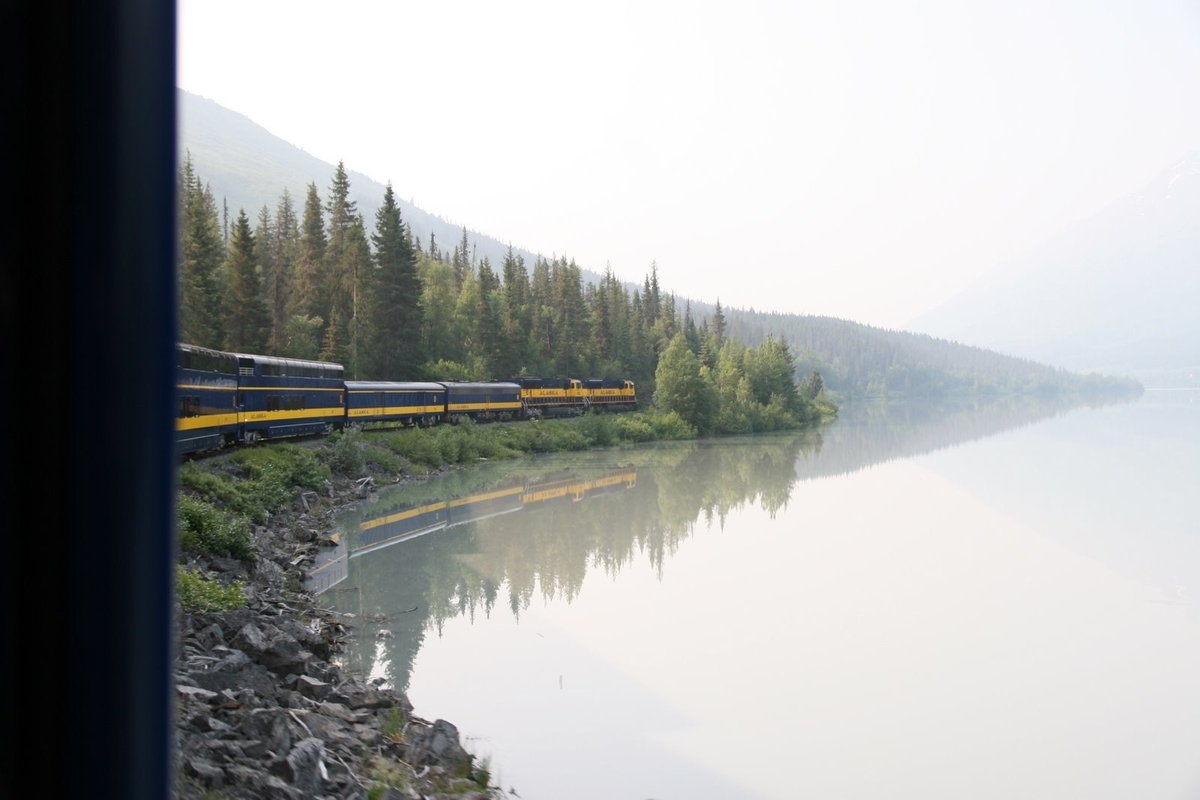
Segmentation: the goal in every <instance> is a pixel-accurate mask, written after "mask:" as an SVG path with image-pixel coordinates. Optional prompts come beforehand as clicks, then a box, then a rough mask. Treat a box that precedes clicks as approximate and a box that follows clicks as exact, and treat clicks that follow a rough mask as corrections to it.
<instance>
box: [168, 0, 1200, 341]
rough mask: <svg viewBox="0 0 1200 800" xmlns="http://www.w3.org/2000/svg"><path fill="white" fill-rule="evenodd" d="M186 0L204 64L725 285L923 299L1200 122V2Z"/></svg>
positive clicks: (433, 204) (630, 250) (380, 170)
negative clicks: (415, 0) (419, 0)
mask: <svg viewBox="0 0 1200 800" xmlns="http://www.w3.org/2000/svg"><path fill="white" fill-rule="evenodd" d="M178 9H179V72H178V75H179V86H180V87H181V88H183V89H185V90H187V91H189V92H192V93H195V94H198V95H201V96H204V97H208V98H210V99H212V100H214V101H216V102H217V103H219V104H220V105H222V106H225V107H226V108H229V109H232V110H234V111H237V112H239V113H242V114H245V115H246V116H248V117H250V118H251V119H253V120H254V121H255V122H257V123H258V124H260V125H262V126H263V127H265V128H266V129H268V130H269V131H271V132H272V133H274V134H276V135H277V136H280V137H281V138H283V139H285V140H287V141H289V142H291V143H292V144H295V145H296V146H298V147H301V148H303V149H304V150H306V151H307V152H309V153H311V154H313V155H315V156H317V157H318V158H321V159H322V160H325V161H329V162H331V163H336V162H337V161H338V160H344V161H345V163H346V166H347V168H349V169H352V170H355V171H358V172H363V173H366V174H367V175H370V176H371V177H372V178H375V179H377V180H379V181H380V182H386V181H389V180H390V181H391V182H392V184H393V186H394V187H395V189H396V192H397V194H398V195H400V196H401V197H404V198H406V199H410V200H412V201H413V202H415V203H416V204H417V205H418V206H420V207H421V208H423V209H425V210H427V211H429V212H431V213H433V214H436V215H438V216H441V217H443V218H445V219H447V220H450V221H451V222H453V223H455V224H456V225H466V226H467V227H468V228H470V229H471V230H476V231H480V232H482V233H485V234H487V235H490V236H493V237H495V238H498V239H500V240H502V241H505V242H511V243H512V244H514V245H516V246H519V247H524V248H527V249H529V250H532V251H534V252H540V253H543V254H545V255H547V256H549V255H554V254H557V255H563V254H565V255H567V256H569V257H572V258H574V259H575V260H576V261H577V262H578V263H579V265H580V266H582V267H585V268H588V269H593V270H596V271H601V272H602V271H603V270H604V268H605V265H606V263H607V264H611V266H612V269H613V271H614V272H615V273H616V274H617V275H618V276H619V277H621V278H623V279H625V280H631V281H637V282H640V281H641V280H642V278H643V277H644V276H645V275H646V274H647V272H648V271H649V269H650V263H651V261H656V262H657V264H658V269H659V276H660V280H661V282H662V284H663V285H664V287H665V288H667V289H668V290H671V291H675V292H676V293H678V294H680V295H683V296H688V297H693V298H696V299H700V300H705V301H709V302H711V301H713V300H716V299H718V298H719V299H720V300H721V302H722V304H723V305H725V306H734V307H743V308H745V307H751V306H753V307H754V308H757V309H760V310H773V311H781V312H795V313H812V314H827V315H832V316H838V317H845V318H849V319H856V320H858V321H861V322H866V323H869V324H873V325H880V326H884V327H903V326H904V324H905V322H906V321H907V320H909V319H911V318H912V317H913V316H915V315H916V314H918V313H920V312H922V311H924V310H926V309H928V308H930V307H932V306H934V305H936V304H937V303H939V302H941V301H943V300H945V299H947V298H948V297H949V296H950V295H951V294H953V293H954V292H956V291H958V290H960V289H962V288H964V287H965V286H967V285H968V284H969V283H970V282H971V281H972V280H973V279H975V278H976V277H978V276H979V275H981V274H982V273H984V272H985V271H987V270H989V269H991V268H993V267H995V266H996V265H997V264H999V263H1002V262H1003V261H1004V259H1006V258H1008V257H1012V256H1014V255H1016V254H1017V253H1019V252H1020V251H1021V250H1023V249H1024V248H1026V247H1028V246H1030V245H1032V244H1034V243H1035V242H1036V241H1037V240H1038V239H1040V238H1041V237H1044V236H1046V235H1049V234H1052V233H1054V232H1055V231H1057V230H1059V229H1060V228H1061V227H1063V226H1064V225H1066V224H1069V223H1070V222H1071V221H1073V220H1077V219H1082V218H1085V217H1087V216H1090V215H1092V214H1094V213H1096V212H1097V211H1099V210H1100V209H1101V208H1103V207H1104V206H1106V205H1107V204H1109V203H1110V202H1113V201H1115V200H1117V199H1118V198H1119V197H1121V196H1122V195H1125V194H1128V193H1130V192H1132V191H1136V190H1137V189H1139V188H1140V187H1141V186H1142V185H1143V184H1145V183H1147V182H1148V181H1149V180H1151V179H1152V178H1153V177H1154V176H1155V175H1156V174H1157V173H1158V172H1160V171H1162V170H1164V169H1166V168H1167V167H1169V166H1170V165H1171V164H1172V163H1174V162H1175V161H1177V160H1178V159H1179V157H1181V156H1182V155H1184V154H1186V153H1188V152H1190V151H1192V150H1196V149H1198V148H1200V3H1197V2H1194V0H1193V1H1190V2H1189V1H1187V0H1161V1H1159V0H1145V1H1144V2H1101V1H1100V0H1045V1H1043V2H1028V1H1027V0H1010V1H1009V2H971V3H962V2H929V1H928V0H918V2H915V3H909V4H899V3H893V2H879V1H878V0H867V1H866V2H859V3H815V2H758V3H756V2H741V3H729V2H725V3H714V2H704V0H693V2H685V3H666V2H660V3H654V2H644V3H643V2H629V3H626V2H608V3H603V4H586V5H585V4H576V3H562V2H546V3H541V2H539V3H518V2H514V3H497V2H473V1H472V2H426V3H410V2H366V1H359V2H355V1H354V0H348V2H340V3H315V2H296V0H287V1H286V2H278V1H276V0H242V1H241V2H227V1H226V0H182V1H181V2H180V3H179V4H178ZM329 177H330V179H331V178H332V172H331V173H330V176H329ZM327 185H328V181H327V182H326V186H327ZM322 188H324V187H322ZM281 189H282V187H281Z"/></svg>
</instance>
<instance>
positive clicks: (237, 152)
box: [177, 89, 601, 282]
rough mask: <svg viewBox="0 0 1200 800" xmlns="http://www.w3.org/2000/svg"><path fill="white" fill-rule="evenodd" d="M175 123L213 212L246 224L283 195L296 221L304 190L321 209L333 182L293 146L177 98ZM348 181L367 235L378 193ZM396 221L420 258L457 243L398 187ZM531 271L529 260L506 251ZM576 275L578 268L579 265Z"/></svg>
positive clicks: (490, 242) (497, 259) (502, 249)
mask: <svg viewBox="0 0 1200 800" xmlns="http://www.w3.org/2000/svg"><path fill="white" fill-rule="evenodd" d="M177 95H178V118H179V120H178V121H179V159H180V163H182V162H183V159H184V158H185V157H186V156H187V155H188V154H190V155H191V158H192V165H193V167H194V168H195V170H196V173H197V174H198V175H199V176H200V179H201V180H203V181H204V182H205V183H206V184H208V185H209V187H210V188H211V189H212V192H213V196H214V197H215V198H216V199H217V207H218V208H221V206H222V201H224V202H227V203H228V206H229V217H230V219H231V220H232V219H234V218H236V216H237V212H238V210H239V209H244V210H245V212H246V216H248V217H249V218H250V219H251V221H252V222H253V220H254V219H255V218H256V217H257V216H258V212H259V210H260V209H261V208H262V207H263V206H264V205H265V206H266V207H267V208H268V209H269V210H270V212H271V214H272V216H273V215H274V214H275V208H276V206H277V205H278V204H279V197H280V195H282V194H283V190H284V189H285V188H286V189H287V190H288V192H289V193H290V194H291V196H292V203H293V204H294V206H295V208H296V214H297V216H301V215H303V213H304V198H305V197H306V196H307V194H308V185H309V184H310V183H315V184H316V185H317V191H318V192H319V193H320V195H321V199H322V202H323V201H324V200H325V195H326V194H327V192H328V189H329V184H330V182H331V181H332V180H333V174H334V169H335V167H336V165H333V164H328V163H326V162H324V161H321V160H320V159H319V158H317V157H316V156H313V155H310V154H308V153H306V152H304V151H303V150H301V149H300V148H298V147H296V146H295V145H293V144H291V143H289V142H287V141H284V140H283V139H280V138H279V137H278V136H276V135H274V134H273V133H271V132H270V131H268V130H266V129H265V128H263V127H262V126H261V125H259V124H258V123H256V122H254V121H253V120H251V119H250V118H249V117H247V116H245V115H243V114H239V113H237V112H236V111H231V110H229V109H227V108H225V107H223V106H221V105H218V104H217V103H215V102H213V101H212V100H209V99H207V98H203V97H200V96H198V95H194V94H192V93H190V92H185V91H183V90H182V89H178V90H177ZM346 172H347V175H348V176H349V178H350V199H351V200H353V201H354V202H355V203H356V204H357V205H358V210H359V211H360V212H362V215H363V218H364V219H365V220H366V223H367V229H368V230H373V228H374V225H375V212H376V211H378V210H379V207H380V205H382V203H383V193H384V190H385V188H386V187H385V186H384V185H383V184H381V183H379V182H378V181H375V180H372V179H371V178H369V177H367V176H366V175H364V174H362V173H361V172H355V171H354V170H353V169H351V165H349V164H347V165H346ZM393 189H394V190H395V191H396V193H397V197H396V201H397V205H399V206H400V215H401V217H402V218H403V219H404V221H405V223H406V224H407V225H408V226H409V228H410V229H411V230H412V234H413V236H414V237H417V238H418V239H420V241H421V246H422V247H423V248H424V249H426V250H428V249H429V240H430V236H435V237H436V242H437V245H438V249H439V250H442V251H445V252H447V253H449V252H451V251H452V250H453V249H454V248H455V247H456V246H457V245H458V244H459V243H460V242H461V241H462V234H463V228H462V226H461V225H454V224H451V223H450V222H447V221H446V220H444V219H442V218H441V217H438V216H435V215H433V214H430V213H429V212H428V211H425V210H423V209H421V208H418V207H417V206H414V205H413V204H411V203H409V202H408V201H406V200H403V199H401V198H400V196H399V195H400V194H401V193H402V192H403V187H397V186H393ZM468 241H469V243H470V245H471V247H472V248H473V250H474V257H475V259H476V260H477V261H479V260H482V259H483V258H484V257H486V258H487V259H488V260H489V261H491V263H492V267H493V269H496V270H497V271H499V269H500V265H501V264H503V263H504V257H505V254H506V253H507V252H508V244H507V243H506V242H501V241H500V240H498V239H495V238H493V237H490V236H485V235H483V234H481V233H479V232H477V231H471V230H469V229H468ZM513 252H514V253H515V254H517V255H519V256H521V257H523V258H524V259H525V266H526V268H527V269H530V270H532V269H533V264H534V261H535V259H536V258H537V254H535V253H532V252H530V251H528V250H522V249H519V248H513ZM581 267H582V265H581ZM583 274H584V280H588V281H593V282H598V281H599V280H600V277H601V276H600V275H599V274H597V273H595V272H589V271H588V270H586V269H585V270H583Z"/></svg>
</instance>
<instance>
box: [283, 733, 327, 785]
mask: <svg viewBox="0 0 1200 800" xmlns="http://www.w3.org/2000/svg"><path fill="white" fill-rule="evenodd" d="M287 762H288V765H289V766H290V767H291V768H292V786H294V787H295V788H297V789H299V790H300V791H301V792H304V793H305V794H306V795H309V796H313V795H317V794H319V793H320V792H321V789H322V787H323V786H324V785H325V781H326V779H327V778H328V777H329V774H328V772H327V771H326V769H325V743H324V742H322V741H321V740H320V739H302V740H301V741H299V742H297V743H296V746H295V747H293V748H292V751H291V752H290V753H288V756H287Z"/></svg>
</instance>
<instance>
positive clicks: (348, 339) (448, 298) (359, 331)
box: [177, 153, 821, 432]
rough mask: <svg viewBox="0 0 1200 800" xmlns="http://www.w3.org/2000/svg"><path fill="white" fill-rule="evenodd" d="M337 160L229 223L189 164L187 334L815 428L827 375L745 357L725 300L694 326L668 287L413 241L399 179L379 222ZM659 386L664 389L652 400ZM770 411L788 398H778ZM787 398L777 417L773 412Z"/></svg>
mask: <svg viewBox="0 0 1200 800" xmlns="http://www.w3.org/2000/svg"><path fill="white" fill-rule="evenodd" d="M349 195H350V181H349V178H348V176H347V172H346V168H345V165H344V163H342V162H339V163H338V165H337V168H336V170H335V172H334V175H333V178H332V181H331V183H330V186H329V187H328V189H327V190H326V191H325V192H324V196H323V197H322V192H321V191H320V190H319V189H318V187H317V185H316V183H315V182H314V183H310V184H309V185H308V188H307V193H306V196H305V198H304V201H303V207H302V208H299V209H298V208H297V201H296V199H295V198H293V197H292V196H291V194H290V193H289V192H288V190H287V189H284V190H283V192H282V194H281V195H280V197H279V200H278V203H277V204H276V206H275V208H274V209H271V208H269V207H267V206H265V205H264V206H263V207H262V208H261V209H260V210H259V211H258V213H257V217H256V219H255V221H254V222H251V220H250V218H249V217H248V216H247V214H246V212H245V210H244V209H239V211H238V212H237V215H236V217H235V218H234V219H233V220H232V221H230V220H229V214H228V209H226V208H225V207H224V203H222V205H221V207H218V204H217V201H216V198H215V197H214V195H213V193H212V191H211V188H210V187H208V186H207V185H206V184H205V183H204V181H203V179H202V178H201V176H200V175H199V174H198V173H197V171H196V169H195V166H194V164H193V162H192V159H191V155H190V153H189V154H187V156H186V157H185V159H184V161H183V163H182V165H181V166H180V169H179V204H178V207H179V224H178V232H179V246H178V264H177V269H178V286H179V292H180V297H179V309H180V314H179V335H180V338H181V339H182V340H183V341H186V342H189V343H191V344H196V345H199V346H203V347H212V348H215V349H222V350H228V351H234V352H249V353H261V354H266V355H277V356H284V357H290V358H300V359H310V360H322V361H334V362H337V363H340V364H343V365H344V366H345V368H346V375H347V376H348V377H350V378H354V379H363V380H366V379H370V380H485V379H506V378H515V377H519V376H540V377H573V378H592V377H620V378H627V379H630V380H633V381H635V382H636V383H637V384H638V388H639V394H640V395H643V396H644V397H650V396H651V394H652V393H653V394H654V397H655V399H656V402H659V405H660V406H662V407H663V408H664V409H665V410H676V411H678V412H679V413H680V415H681V416H683V417H684V419H685V420H686V421H688V422H689V424H692V425H693V426H694V427H695V428H696V429H697V430H698V431H699V432H712V431H718V430H735V431H748V430H758V429H766V428H771V427H777V426H778V425H780V424H781V423H784V424H785V426H790V425H794V424H796V422H797V420H799V419H801V418H810V417H813V418H815V416H817V412H815V411H814V410H813V408H812V407H811V404H810V403H809V402H808V401H810V400H811V399H813V398H815V397H817V396H818V395H819V394H820V390H821V386H820V385H818V384H814V383H813V380H816V381H819V380H820V376H819V375H817V374H816V373H815V372H814V373H813V374H812V375H810V376H809V378H808V379H806V381H805V383H804V385H803V386H802V387H800V388H798V387H797V386H796V384H795V369H796V362H795V359H794V357H793V356H792V353H791V351H790V350H789V348H788V345H787V344H786V342H784V341H783V340H782V339H779V340H776V339H773V338H770V339H769V340H768V341H766V342H764V343H762V344H760V345H759V346H757V347H747V346H746V345H744V344H741V343H740V342H737V341H735V340H733V339H731V338H730V337H729V336H728V335H727V323H726V320H725V316H724V312H723V311H722V309H721V306H720V302H719V301H718V303H717V305H716V307H715V310H714V311H713V312H712V313H710V314H708V315H706V317H705V318H704V319H703V320H701V321H699V322H698V321H697V320H696V319H695V317H694V316H693V314H692V310H691V303H690V301H688V302H685V303H683V304H682V307H679V306H680V304H679V303H678V302H677V298H676V296H675V295H674V294H673V293H668V292H665V291H664V290H663V289H662V288H661V287H660V285H659V282H658V269H657V265H655V264H653V263H652V264H651V268H650V272H649V274H647V275H646V277H645V280H644V281H643V283H642V286H641V287H640V288H636V287H635V288H632V289H631V288H630V287H629V286H627V285H626V284H625V283H624V282H622V281H620V280H618V279H617V278H616V277H615V276H614V275H613V273H612V269H611V267H609V268H607V269H606V270H605V273H604V275H603V276H602V278H601V280H600V281H599V282H598V283H591V282H587V283H585V282H584V280H583V277H582V271H581V269H580V267H579V266H578V265H577V264H576V263H575V261H574V260H573V259H568V258H567V257H566V256H555V257H553V258H549V259H547V258H544V257H542V256H538V257H537V259H536V261H535V263H534V264H533V266H532V270H530V269H528V267H527V265H526V263H525V259H524V258H523V257H522V256H520V255H518V254H515V253H514V251H513V248H512V247H511V246H510V247H509V248H508V252H507V254H506V256H505V258H504V261H503V263H501V264H499V265H494V264H492V263H491V262H490V260H489V259H488V258H486V257H484V258H482V259H479V260H478V261H477V260H476V259H475V257H474V251H473V248H472V247H471V243H470V241H469V237H468V233H467V229H466V227H464V228H463V230H462V238H461V239H460V241H458V242H456V243H454V244H453V246H451V247H450V248H449V249H448V250H447V249H446V248H445V246H444V245H443V244H442V243H440V242H437V241H436V240H435V238H434V236H433V235H430V239H429V241H428V242H426V243H422V242H421V241H420V238H419V237H418V238H414V237H413V236H412V233H411V230H410V228H409V227H408V225H406V224H405V222H404V220H403V219H402V218H401V213H400V209H399V207H398V205H397V202H396V197H395V194H394V192H393V189H392V185H391V183H388V185H387V187H386V190H385V194H384V198H383V204H382V205H381V207H380V208H379V210H378V211H377V212H376V214H375V219H374V220H372V221H371V222H370V223H368V221H367V220H366V219H365V218H364V217H363V215H362V214H361V213H360V212H359V211H358V209H357V206H356V204H355V203H354V201H352V200H350V198H349ZM656 389H657V390H658V391H657V392H655V390H656ZM772 398H775V399H774V400H773V399H772ZM772 402H774V406H772V405H771V403H772Z"/></svg>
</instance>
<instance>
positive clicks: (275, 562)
mask: <svg viewBox="0 0 1200 800" xmlns="http://www.w3.org/2000/svg"><path fill="white" fill-rule="evenodd" d="M373 490H374V489H373V486H372V485H371V484H370V483H369V482H366V483H364V482H358V483H356V484H352V483H350V482H347V481H334V482H330V483H329V484H328V485H327V487H326V491H325V492H323V493H322V494H321V495H320V496H316V497H315V496H314V495H313V494H312V493H308V494H307V495H306V496H304V497H299V496H298V497H297V498H296V500H295V502H294V503H293V505H292V507H291V508H290V509H286V510H283V511H281V512H280V513H278V514H275V515H273V516H272V517H270V518H269V519H268V521H267V523H266V524H265V525H261V526H257V527H256V529H255V532H254V538H255V545H256V549H257V557H256V559H255V560H254V561H253V562H243V561H238V560H236V559H229V558H208V557H204V558H195V559H191V560H189V563H188V566H189V567H191V568H196V569H199V570H200V572H201V574H202V575H204V576H205V577H207V578H216V579H218V580H220V581H221V582H222V583H224V584H226V585H230V584H232V582H233V581H241V582H242V583H243V586H244V593H245V596H246V599H247V603H246V605H245V607H243V608H240V609H237V610H235V611H223V612H205V613H188V612H186V611H184V610H183V609H182V608H181V607H179V606H178V604H177V607H176V630H177V642H178V649H177V652H176V656H175V660H174V687H175V713H176V725H175V737H176V739H175V764H174V790H175V795H176V797H178V798H183V799H184V800H193V798H194V799H195V800H214V799H215V798H279V799H281V800H293V798H296V799H298V798H330V799H332V798H338V800H350V799H351V798H354V799H356V800H357V799H358V798H364V799H365V798H371V800H375V799H376V798H381V799H382V798H386V799H387V800H401V798H404V799H406V800H419V799H422V798H423V799H425V800H434V799H435V798H437V799H448V798H456V799H457V800H489V799H491V798H497V797H500V796H502V793H501V792H500V790H499V789H498V788H497V787H491V786H489V778H490V776H489V775H488V773H487V770H486V766H485V765H481V764H479V763H477V762H476V761H475V759H473V757H472V756H471V755H470V754H468V753H467V752H466V751H465V750H464V749H463V747H462V744H461V742H460V740H459V736H458V731H457V729H456V728H455V727H454V725H453V724H451V723H449V722H447V721H445V720H434V721H432V722H431V721H429V720H425V719H422V718H420V717H418V716H416V715H415V714H413V707H412V704H411V703H410V702H409V701H408V698H407V697H405V695H404V694H403V693H400V692H393V691H390V690H386V689H382V688H379V687H378V686H375V685H372V684H370V683H361V682H359V681H357V680H356V679H354V678H352V677H351V676H349V675H347V674H346V673H345V672H343V671H342V670H341V669H340V668H339V667H338V666H336V664H335V661H336V655H337V653H338V652H339V651H340V650H341V647H342V645H343V642H344V641H345V638H346V637H347V636H348V635H349V633H350V629H349V628H348V625H351V624H352V623H353V620H347V619H344V618H342V617H339V616H338V615H336V614H333V613H331V612H328V611H325V610H322V609H320V608H319V607H318V606H317V604H316V602H315V598H314V597H313V596H312V595H311V594H310V593H308V592H306V591H305V590H304V588H303V582H304V571H305V569H306V567H308V566H310V565H311V564H312V563H313V559H314V557H315V556H316V554H317V552H318V551H319V550H320V549H321V548H322V547H326V546H330V545H331V544H332V543H331V542H330V540H329V533H330V520H331V516H332V513H333V512H334V511H335V510H336V509H337V508H338V507H340V506H342V505H344V504H346V503H349V502H353V501H355V500H358V499H361V498H363V497H366V496H367V495H368V494H369V493H370V492H371V491H373Z"/></svg>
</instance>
